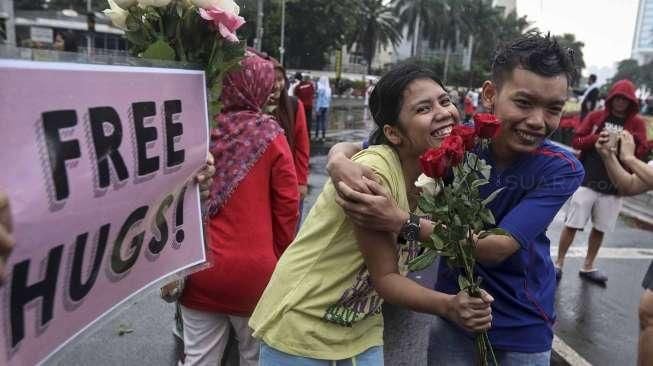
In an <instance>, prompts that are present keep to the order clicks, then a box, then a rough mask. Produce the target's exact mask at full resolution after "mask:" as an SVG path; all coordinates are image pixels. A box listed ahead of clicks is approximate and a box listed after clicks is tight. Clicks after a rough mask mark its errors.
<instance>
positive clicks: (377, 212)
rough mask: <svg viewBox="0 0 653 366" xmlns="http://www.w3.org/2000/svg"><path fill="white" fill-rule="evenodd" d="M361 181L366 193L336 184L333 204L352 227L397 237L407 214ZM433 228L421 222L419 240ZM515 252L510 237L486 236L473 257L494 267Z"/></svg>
mask: <svg viewBox="0 0 653 366" xmlns="http://www.w3.org/2000/svg"><path fill="white" fill-rule="evenodd" d="M364 182H365V185H366V186H367V189H368V190H369V192H370V193H369V194H367V193H361V192H358V191H356V190H353V189H352V188H350V187H349V186H347V184H346V183H344V182H340V183H339V187H338V190H339V192H340V196H338V197H336V202H337V203H338V204H339V205H340V206H341V207H342V208H343V209H344V210H345V212H346V213H347V216H348V217H349V218H350V220H352V221H353V222H354V224H356V225H358V226H361V227H366V228H371V229H373V230H379V231H386V232H390V233H393V234H395V235H398V234H399V233H400V232H401V228H402V226H403V225H404V223H406V222H407V221H408V219H409V217H410V215H409V214H408V212H406V211H403V210H402V209H400V208H398V207H397V205H396V204H395V203H394V201H393V200H392V199H391V198H390V195H389V194H388V193H387V191H386V190H385V188H383V186H381V185H380V184H379V183H377V182H375V181H372V180H370V179H367V178H364ZM434 228H435V225H434V224H433V222H431V221H430V220H427V219H421V220H420V233H419V240H420V241H428V240H430V236H431V234H432V233H433V230H434ZM518 249H519V244H518V243H517V241H515V239H513V238H511V237H507V236H502V235H489V236H487V237H485V238H483V239H481V240H479V241H478V242H477V245H476V251H475V254H476V258H477V259H478V261H479V262H481V263H485V264H496V263H500V262H502V261H504V260H505V259H507V258H508V257H510V256H511V255H512V254H513V253H515V252H516V251H517V250H518Z"/></svg>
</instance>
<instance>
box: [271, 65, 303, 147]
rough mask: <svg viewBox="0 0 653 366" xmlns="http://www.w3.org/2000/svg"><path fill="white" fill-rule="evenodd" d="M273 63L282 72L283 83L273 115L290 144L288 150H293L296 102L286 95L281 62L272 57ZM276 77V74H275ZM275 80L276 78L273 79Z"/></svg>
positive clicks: (286, 78) (284, 75)
mask: <svg viewBox="0 0 653 366" xmlns="http://www.w3.org/2000/svg"><path fill="white" fill-rule="evenodd" d="M272 62H273V63H274V69H275V71H280V72H281V73H282V74H283V79H284V85H285V87H284V88H283V90H281V92H280V95H279V100H278V101H277V103H278V105H277V108H276V109H275V110H274V116H275V117H277V120H278V121H279V124H280V125H281V127H282V128H283V130H284V131H285V132H286V140H288V145H289V146H290V151H292V152H293V155H294V151H295V109H296V108H297V105H298V104H297V103H293V101H292V98H294V97H291V96H290V95H288V85H289V83H288V77H287V76H286V70H285V69H284V68H283V66H281V64H280V63H279V62H278V61H277V60H275V59H272ZM275 78H276V76H275ZM275 80H276V79H275Z"/></svg>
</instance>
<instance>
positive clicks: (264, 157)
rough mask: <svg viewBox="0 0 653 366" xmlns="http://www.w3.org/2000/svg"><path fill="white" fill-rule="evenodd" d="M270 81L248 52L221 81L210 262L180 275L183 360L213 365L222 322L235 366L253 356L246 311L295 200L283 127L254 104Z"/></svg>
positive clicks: (268, 71) (266, 66) (274, 256)
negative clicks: (232, 337)
mask: <svg viewBox="0 0 653 366" xmlns="http://www.w3.org/2000/svg"><path fill="white" fill-rule="evenodd" d="M273 85H274V66H273V64H272V63H271V62H269V61H266V60H264V59H262V58H261V57H259V56H256V55H254V54H252V53H247V56H246V58H245V59H244V60H243V61H242V62H241V68H240V69H239V70H237V71H233V72H231V73H229V74H228V75H227V76H226V77H225V80H224V88H223V93H222V103H223V105H224V107H223V109H222V112H221V113H220V115H218V117H217V128H215V129H213V130H212V131H211V153H212V154H213V156H214V158H215V166H216V174H215V175H214V179H213V185H212V187H211V198H210V199H209V202H208V215H209V219H208V222H207V238H208V243H209V247H208V256H209V260H210V262H211V264H212V266H211V267H210V268H208V269H205V270H202V271H199V272H196V273H194V274H192V275H190V276H189V277H188V278H187V281H186V287H185V289H184V293H183V295H182V297H181V299H180V302H181V310H182V318H183V323H184V351H185V353H186V359H185V363H184V364H185V365H205V364H206V365H217V364H218V363H219V362H220V360H221V358H222V355H223V352H224V349H225V346H226V342H227V340H228V338H229V332H230V331H229V329H230V326H232V327H233V329H234V330H235V332H236V338H237V339H238V341H239V346H238V349H239V353H240V365H243V366H246V365H256V364H257V362H258V350H259V345H258V342H257V341H256V340H255V339H254V338H252V336H251V331H250V329H249V327H248V326H247V322H248V317H249V316H250V314H251V313H252V311H253V310H254V307H255V305H256V303H257V302H258V299H259V297H260V296H261V294H262V293H263V290H264V289H265V287H266V285H267V283H268V281H269V279H270V276H271V275H272V272H273V270H274V267H275V265H276V263H277V260H278V258H279V257H280V256H281V254H282V253H283V252H284V250H285V249H286V247H287V246H288V245H289V244H290V242H291V241H292V240H293V238H294V236H295V227H296V225H297V218H298V211H297V206H298V204H299V202H298V198H299V194H298V191H297V177H296V174H295V167H294V165H293V157H292V153H291V151H290V148H289V147H288V142H287V141H286V137H285V135H284V133H283V129H282V128H281V127H280V126H279V124H278V123H277V121H276V120H275V119H274V118H273V117H272V116H269V115H267V114H264V113H263V112H262V110H261V108H262V107H263V106H264V105H265V103H266V101H267V99H268V96H269V95H270V92H271V91H272V88H273Z"/></svg>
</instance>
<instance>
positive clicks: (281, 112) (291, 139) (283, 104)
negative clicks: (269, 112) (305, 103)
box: [247, 47, 308, 156]
mask: <svg viewBox="0 0 653 366" xmlns="http://www.w3.org/2000/svg"><path fill="white" fill-rule="evenodd" d="M247 51H249V52H252V53H254V54H255V55H257V56H259V57H261V58H262V59H264V60H267V61H270V62H272V64H273V65H274V70H275V71H280V72H281V73H282V74H283V79H284V85H285V87H284V89H283V90H281V94H280V95H279V100H278V102H277V103H278V104H277V108H276V109H275V110H274V117H276V119H277V121H278V122H279V125H281V128H283V131H284V132H285V133H286V140H287V141H288V146H290V151H292V152H293V156H294V155H295V110H296V109H297V105H298V104H297V103H296V101H297V99H296V98H295V97H291V96H290V95H288V86H289V85H290V84H289V83H288V76H286V69H284V67H283V66H282V65H281V63H280V62H279V61H277V59H275V58H274V57H271V56H270V55H268V54H267V53H266V52H263V51H257V50H256V49H254V48H252V47H247ZM300 75H301V74H300ZM274 78H275V83H276V78H277V76H276V75H275V76H274ZM307 123H308V122H307Z"/></svg>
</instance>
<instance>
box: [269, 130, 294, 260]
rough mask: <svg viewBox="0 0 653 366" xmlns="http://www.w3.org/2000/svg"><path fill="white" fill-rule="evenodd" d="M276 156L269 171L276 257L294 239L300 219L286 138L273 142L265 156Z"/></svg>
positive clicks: (281, 136) (279, 138)
mask: <svg viewBox="0 0 653 366" xmlns="http://www.w3.org/2000/svg"><path fill="white" fill-rule="evenodd" d="M268 153H273V154H275V156H273V157H272V159H273V160H272V166H271V172H270V176H271V179H270V187H269V188H266V189H270V194H271V197H270V204H271V205H270V206H271V209H272V234H273V240H274V253H275V254H276V256H277V258H279V257H281V254H283V252H284V251H285V250H286V248H287V247H288V245H290V243H291V242H292V241H293V239H294V238H295V231H296V230H297V220H298V219H299V192H298V191H297V176H296V174H295V165H294V163H293V158H292V153H291V152H290V147H289V146H288V142H287V140H286V137H285V136H284V135H279V136H277V138H276V139H275V140H274V141H272V144H271V145H270V147H269V148H268V151H266V152H265V154H268Z"/></svg>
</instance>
